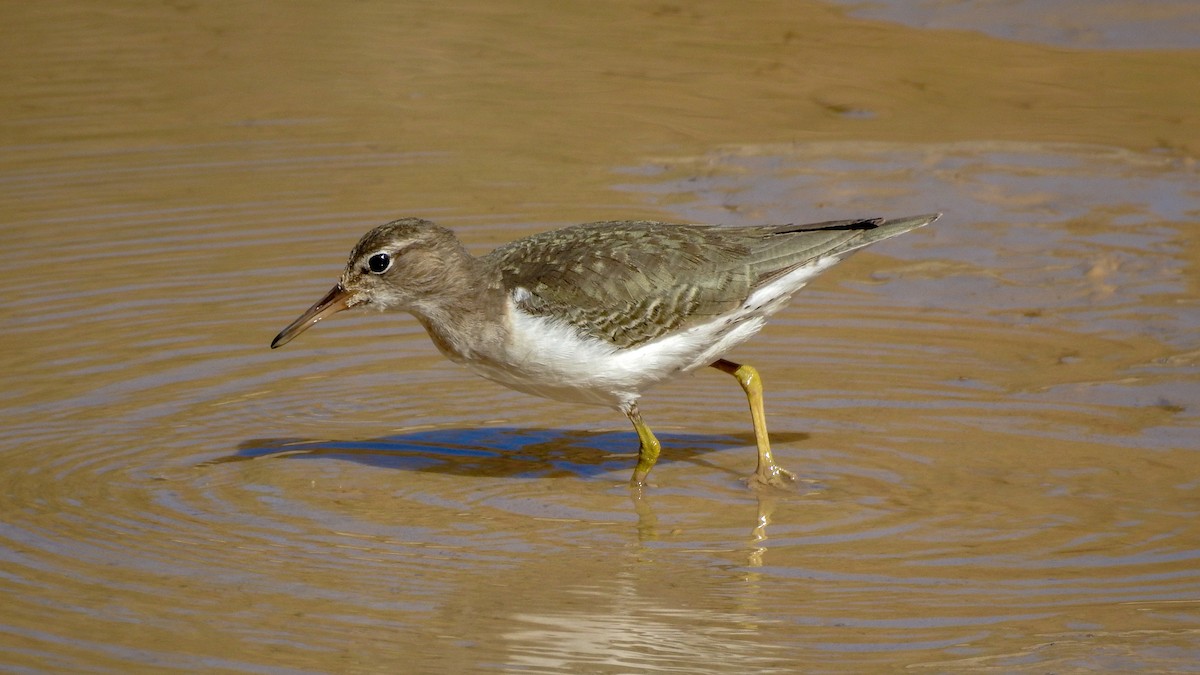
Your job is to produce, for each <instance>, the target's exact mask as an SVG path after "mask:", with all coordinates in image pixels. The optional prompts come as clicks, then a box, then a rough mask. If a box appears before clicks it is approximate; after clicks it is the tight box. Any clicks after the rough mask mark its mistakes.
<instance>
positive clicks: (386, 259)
mask: <svg viewBox="0 0 1200 675" xmlns="http://www.w3.org/2000/svg"><path fill="white" fill-rule="evenodd" d="M391 266H392V256H390V255H388V254H386V253H376V254H375V255H373V256H371V257H370V258H369V259H368V260H367V267H369V268H370V269H371V271H372V272H373V273H375V274H383V273H384V272H386V271H388V268H389V267H391Z"/></svg>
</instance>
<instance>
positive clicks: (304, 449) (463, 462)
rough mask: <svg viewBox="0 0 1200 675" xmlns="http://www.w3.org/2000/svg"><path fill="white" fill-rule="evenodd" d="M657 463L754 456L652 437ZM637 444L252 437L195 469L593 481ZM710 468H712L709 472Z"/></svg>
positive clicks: (718, 445) (518, 432) (478, 434)
mask: <svg viewBox="0 0 1200 675" xmlns="http://www.w3.org/2000/svg"><path fill="white" fill-rule="evenodd" d="M808 437H809V435H808V434H805V433H786V432H784V433H778V434H772V437H771V438H772V441H774V442H775V443H792V442H796V441H801V440H805V439H807V438H808ZM659 440H660V441H661V442H662V445H663V453H662V456H661V457H660V458H659V464H660V465H661V464H667V463H670V462H680V461H691V462H696V463H698V464H704V465H708V463H707V462H705V461H704V459H703V457H704V455H706V454H708V453H710V452H715V451H719V450H724V449H727V448H735V447H745V448H746V450H747V451H748V452H751V453H752V452H754V450H753V448H754V436H753V434H749V433H746V434H723V435H703V434H672V433H664V434H659ZM637 447H638V440H637V435H636V434H634V433H633V432H631V431H630V432H612V431H604V432H592V431H577V430H564V429H531V428H517V427H488V428H468V429H462V428H456V429H427V430H422V431H413V432H410V433H404V434H397V435H394V436H383V437H379V438H371V439H366V440H336V439H335V440H330V439H297V438H256V439H250V440H246V441H243V442H241V443H239V444H238V447H237V451H236V452H234V453H233V454H232V455H228V456H225V457H219V458H216V459H212V460H209V461H206V462H203V463H202V464H201V465H200V466H209V465H214V464H223V463H226V462H239V461H245V460H251V459H261V458H267V457H279V458H284V457H286V458H289V459H292V458H300V459H315V458H332V459H342V460H347V461H351V462H358V463H360V464H365V465H367V466H375V467H380V468H387V469H399V470H403V471H424V472H434V473H443V474H450V475H464V476H493V477H502V476H513V477H518V478H545V477H559V476H577V477H581V478H594V477H596V476H600V475H606V474H609V473H613V472H623V471H626V470H628V471H632V470H633V466H634V463H635V461H636V457H637ZM712 468H717V467H712Z"/></svg>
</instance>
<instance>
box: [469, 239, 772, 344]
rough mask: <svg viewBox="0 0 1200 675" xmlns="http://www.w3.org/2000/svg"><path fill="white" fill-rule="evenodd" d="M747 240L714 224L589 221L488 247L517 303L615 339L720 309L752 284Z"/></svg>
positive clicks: (647, 335)
mask: <svg viewBox="0 0 1200 675" xmlns="http://www.w3.org/2000/svg"><path fill="white" fill-rule="evenodd" d="M749 253H750V251H749V248H748V247H747V246H746V244H745V242H742V241H740V240H739V238H737V237H729V236H724V235H722V234H721V232H720V231H719V230H718V229H717V228H710V227H704V226H686V225H665V224H662V223H652V222H644V221H637V222H625V221H620V222H609V223H590V224H587V225H579V226H576V227H570V228H566V229H563V230H556V231H553V232H545V233H542V234H537V235H534V236H532V237H527V238H525V239H520V240H517V241H515V242H512V243H511V244H508V245H506V246H503V247H501V248H499V249H497V250H495V251H493V252H492V253H491V254H490V255H489V257H490V258H494V259H495V260H496V263H497V265H498V267H499V269H500V273H501V279H502V283H503V284H504V286H505V288H506V289H507V290H510V291H511V290H514V289H516V288H523V289H525V290H526V291H528V293H527V294H521V295H520V296H519V297H520V298H521V309H523V310H524V311H526V312H529V313H531V314H535V315H549V316H554V317H556V318H559V319H561V320H563V321H566V322H567V323H570V324H571V325H573V326H575V327H576V328H578V329H579V330H580V331H581V332H583V333H585V334H587V335H591V336H594V337H598V338H601V339H604V340H608V341H609V342H612V343H613V344H615V345H617V346H620V347H628V346H632V345H637V344H640V343H642V342H646V341H648V340H653V339H654V338H656V337H659V336H661V335H664V334H666V333H669V332H671V331H673V330H676V329H678V328H680V327H683V326H686V325H688V324H690V323H692V322H695V321H698V320H702V319H704V318H706V317H712V316H715V315H719V314H722V313H724V312H727V311H729V310H731V309H733V308H734V307H736V306H737V305H738V303H740V302H742V301H743V300H745V298H746V296H747V295H748V294H749V292H750V288H751V284H752V276H751V270H750V268H749V266H748V265H747V264H746V259H747V257H748V256H749Z"/></svg>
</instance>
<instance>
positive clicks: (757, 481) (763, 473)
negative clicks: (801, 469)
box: [746, 464, 796, 490]
mask: <svg viewBox="0 0 1200 675" xmlns="http://www.w3.org/2000/svg"><path fill="white" fill-rule="evenodd" d="M746 483H747V484H748V485H749V486H750V487H751V488H752V489H755V490H759V489H762V488H777V489H780V490H787V489H790V488H791V487H792V486H794V485H795V484H796V474H794V473H792V472H791V471H788V470H787V469H784V468H782V467H780V466H777V465H775V464H771V465H768V466H766V467H759V469H758V470H757V471H755V472H754V473H753V474H752V475H751V476H750V477H749V478H747V479H746Z"/></svg>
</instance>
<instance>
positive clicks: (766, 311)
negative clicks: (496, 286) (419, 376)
mask: <svg viewBox="0 0 1200 675" xmlns="http://www.w3.org/2000/svg"><path fill="white" fill-rule="evenodd" d="M834 262H836V260H834V259H830V260H827V261H826V260H822V261H820V263H818V264H817V265H814V266H812V267H809V268H805V269H800V270H796V271H794V272H792V273H791V274H788V275H786V276H784V277H782V278H780V279H777V280H776V281H775V282H774V283H772V284H770V285H768V286H766V287H764V288H761V289H759V290H758V291H756V292H755V293H754V294H753V295H751V296H750V298H748V299H747V300H746V302H745V303H743V304H742V306H741V307H739V308H738V309H736V310H734V311H732V312H729V313H728V314H726V315H724V316H721V317H717V318H715V319H714V320H713V321H711V322H709V323H705V324H701V325H696V326H692V327H691V328H688V329H685V330H682V331H680V332H677V333H672V334H671V335H668V336H665V337H662V338H659V339H657V340H654V341H651V342H647V343H645V344H641V345H638V346H636V347H631V348H626V349H622V348H619V347H617V346H615V345H612V344H609V343H607V342H605V341H603V340H597V339H592V338H586V337H582V336H581V335H580V334H579V333H578V331H576V330H575V329H574V328H573V327H572V326H570V325H569V324H567V323H565V322H561V321H555V320H553V319H550V318H547V317H544V316H533V315H530V314H527V313H525V312H523V311H521V310H520V309H518V308H517V307H516V305H515V303H514V302H513V301H512V299H511V298H510V299H509V307H508V309H509V317H510V329H511V333H510V336H509V339H508V341H507V343H506V344H505V348H504V351H503V353H501V354H489V355H488V356H489V357H490V358H488V359H482V360H474V361H468V362H466V363H465V365H466V366H467V367H468V368H470V369H471V370H472V371H474V372H476V373H478V374H479V375H482V376H483V377H486V378H488V379H490V380H494V381H496V382H499V383H500V384H503V385H506V386H508V387H511V388H513V389H516V390H518V391H523V392H525V393H528V394H534V395H536V396H543V397H546V398H552V399H557V400H561V401H571V402H578V403H592V404H599V405H607V406H612V407H616V408H622V407H625V406H628V405H629V404H631V403H633V402H634V401H636V400H637V399H638V397H639V396H641V394H642V392H643V391H645V390H646V389H649V388H650V387H652V386H654V385H656V384H658V383H659V382H662V381H664V380H667V379H669V378H671V377H674V376H675V375H678V374H680V373H686V372H688V371H691V370H695V369H696V368H701V367H703V366H707V365H709V364H711V363H713V362H714V361H716V360H717V359H719V358H721V356H722V355H724V354H726V353H727V352H729V350H731V349H733V348H734V347H736V346H737V345H739V344H741V343H743V342H745V341H746V340H748V339H750V338H751V337H752V336H753V335H754V334H755V333H757V332H758V331H759V330H760V329H761V328H762V327H763V325H764V324H765V323H766V320H767V317H768V316H770V315H771V314H774V313H775V312H776V311H778V310H779V309H780V308H782V307H783V306H784V305H785V304H786V303H787V301H788V299H789V298H790V297H791V295H792V294H793V293H795V292H796V291H798V290H799V289H800V288H801V287H803V286H804V284H805V283H806V282H807V281H808V280H809V279H811V278H812V277H813V276H815V275H816V274H818V273H820V272H821V271H822V270H824V269H825V268H826V267H828V266H829V265H832V264H833V263H834ZM523 292H524V291H523V290H518V293H523Z"/></svg>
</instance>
